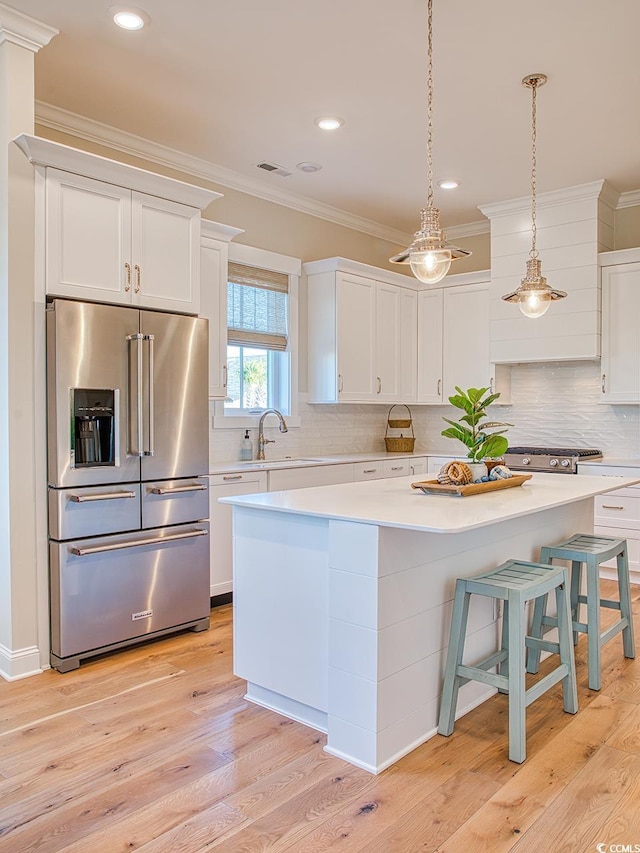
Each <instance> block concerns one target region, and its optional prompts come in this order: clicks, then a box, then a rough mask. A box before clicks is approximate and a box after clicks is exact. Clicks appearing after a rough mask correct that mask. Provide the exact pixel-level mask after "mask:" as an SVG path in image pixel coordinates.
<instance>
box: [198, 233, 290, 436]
mask: <svg viewBox="0 0 640 853" xmlns="http://www.w3.org/2000/svg"><path fill="white" fill-rule="evenodd" d="M229 261H230V262H232V263H237V264H246V265H247V266H252V267H259V268H261V269H269V270H273V271H274V272H279V273H284V274H285V275H288V276H289V334H288V344H287V349H286V352H288V353H289V362H290V364H289V370H290V377H291V378H290V389H289V392H290V396H291V413H290V414H289V415H285V418H286V421H287V426H289V427H299V426H300V415H299V409H298V362H299V347H298V310H299V307H298V305H299V303H298V285H299V280H300V275H301V273H302V261H301V260H300V259H299V258H293V257H290V256H289V255H281V254H279V253H278V252H270V251H267V250H266V249H257V248H255V247H254V246H246V245H244V244H242V243H229ZM225 291H226V282H225ZM259 420H260V413H258V414H255V415H246V414H242V415H234V414H233V413H232V412H231V411H228V412H225V408H224V400H216V401H215V403H214V406H213V428H214V429H252V428H253V429H255V428H257V426H258V422H259Z"/></svg>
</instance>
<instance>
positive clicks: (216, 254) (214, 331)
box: [200, 237, 229, 400]
mask: <svg viewBox="0 0 640 853" xmlns="http://www.w3.org/2000/svg"><path fill="white" fill-rule="evenodd" d="M228 252H229V249H228V244H227V243H225V242H224V241H222V240H212V239H210V238H208V237H203V238H202V245H201V249H200V314H201V316H203V317H206V318H207V319H208V320H209V397H212V398H216V399H220V400H224V398H225V397H226V396H227V261H228Z"/></svg>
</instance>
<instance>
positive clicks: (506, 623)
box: [438, 560, 578, 764]
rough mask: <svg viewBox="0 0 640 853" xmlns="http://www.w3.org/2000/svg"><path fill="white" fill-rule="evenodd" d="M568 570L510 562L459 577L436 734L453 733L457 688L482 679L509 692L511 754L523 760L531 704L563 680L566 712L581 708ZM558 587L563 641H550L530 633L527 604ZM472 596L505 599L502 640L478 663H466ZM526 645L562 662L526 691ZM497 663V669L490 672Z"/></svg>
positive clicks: (560, 626) (561, 637) (558, 605)
mask: <svg viewBox="0 0 640 853" xmlns="http://www.w3.org/2000/svg"><path fill="white" fill-rule="evenodd" d="M568 586H569V573H568V570H567V569H566V568H561V567H559V566H549V565H543V564H541V563H527V562H523V561H521V560H508V561H507V562H506V563H503V565H501V566H499V567H498V568H497V569H495V570H493V571H491V572H488V573H487V574H483V575H477V576H476V577H472V578H458V579H457V581H456V592H455V597H454V602H453V615H452V618H451V632H450V637H449V649H448V652H447V663H446V668H445V676H444V687H443V691H442V699H441V704H440V717H439V721H438V732H439V733H440V734H441V735H447V736H448V735H450V734H451V733H452V732H453V727H454V721H455V714H456V705H457V701H458V690H459V689H460V687H461V686H462V685H463V684H466V683H467V682H468V681H480V682H483V683H484V684H489V685H491V686H492V687H497V688H498V690H500V691H501V692H503V693H508V694H509V758H510V760H511V761H515V762H517V763H518V764H521V763H522V762H523V761H524V760H525V757H526V745H525V740H526V726H525V711H526V708H527V706H528V705H530V704H531V702H533V701H535V700H536V699H538V698H539V697H540V696H541V695H542V694H543V693H545V692H546V691H547V690H549V689H550V688H551V687H553V686H554V685H556V684H557V683H558V682H559V681H562V699H563V707H564V710H565V711H567V712H568V713H570V714H575V713H576V711H577V710H578V693H577V686H576V671H575V664H574V658H573V644H572V642H571V614H570V610H569V594H568ZM554 590H555V595H556V604H557V608H558V614H559V623H560V624H559V631H558V634H559V641H558V642H557V643H551V642H548V641H545V640H543V639H542V638H532V637H529V636H527V635H526V613H525V604H526V603H527V602H528V601H531V600H533V599H535V600H536V601H537V600H539V599H540V598H541V597H542V596H544V597H545V598H546V596H547V595H548V594H549V593H550V592H552V591H554ZM472 594H475V595H484V596H487V597H489V598H494V599H498V600H500V601H503V602H504V607H503V621H502V642H501V648H500V650H499V651H498V652H496V653H495V654H493V655H491V656H490V657H488V658H486V659H485V660H483V661H481V662H480V663H477V664H475V666H467V665H464V664H463V663H462V657H463V653H464V642H465V637H466V630H467V617H468V612H469V600H470V597H471V595H472ZM526 648H534V649H538V650H540V651H550V652H553V653H555V654H559V655H560V663H559V665H558V666H557V667H556V668H555V669H554V670H553V671H552V672H550V673H549V674H548V675H546V676H545V677H544V678H541V679H540V680H539V681H538V682H537V683H536V684H534V685H533V686H532V687H530V688H529V689H528V690H526V689H525V687H526V685H525V673H526V667H525V654H526ZM496 666H497V667H498V672H497V673H493V672H489V671H488V670H490V669H492V668H493V667H496Z"/></svg>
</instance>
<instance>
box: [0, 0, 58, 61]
mask: <svg viewBox="0 0 640 853" xmlns="http://www.w3.org/2000/svg"><path fill="white" fill-rule="evenodd" d="M58 32H59V30H56V29H55V27H50V26H49V25H48V24H43V23H42V22H41V21H37V20H36V19H35V18H31V17H30V16H29V15H25V14H24V13H23V12H18V10H17V9H12V8H11V6H6V5H5V4H4V3H0V44H4V43H5V42H10V43H11V44H17V45H18V46H19V47H26V48H27V50H32V51H33V52H34V53H37V52H38V51H39V50H40V48H41V47H46V45H48V44H49V42H50V41H51V39H52V38H53V37H54V36H57V35H58Z"/></svg>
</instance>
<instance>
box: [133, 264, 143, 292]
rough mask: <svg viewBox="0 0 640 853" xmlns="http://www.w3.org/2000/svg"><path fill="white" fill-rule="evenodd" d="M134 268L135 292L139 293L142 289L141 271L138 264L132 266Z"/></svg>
mask: <svg viewBox="0 0 640 853" xmlns="http://www.w3.org/2000/svg"><path fill="white" fill-rule="evenodd" d="M134 270H135V271H136V293H140V290H141V289H142V273H141V272H140V267H139V266H138V264H136V265H135V266H134Z"/></svg>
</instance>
